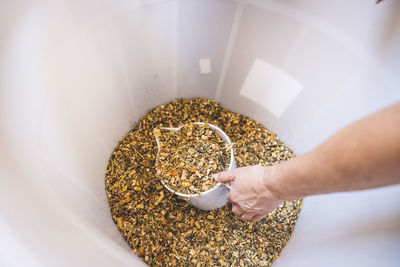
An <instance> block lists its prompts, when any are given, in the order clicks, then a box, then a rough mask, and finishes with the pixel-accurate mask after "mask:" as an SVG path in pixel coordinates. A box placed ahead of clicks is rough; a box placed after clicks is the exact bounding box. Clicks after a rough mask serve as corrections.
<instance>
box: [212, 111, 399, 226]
mask: <svg viewBox="0 0 400 267" xmlns="http://www.w3.org/2000/svg"><path fill="white" fill-rule="evenodd" d="M242 169H243V170H242ZM256 176H257V177H256ZM217 180H220V181H234V183H233V187H232V190H231V192H230V195H229V198H230V200H231V201H232V203H233V207H234V209H233V211H234V212H235V214H236V215H238V216H240V217H241V218H243V219H253V220H259V219H261V218H262V217H263V216H265V215H266V214H267V213H268V212H270V211H271V210H272V209H274V208H275V207H276V206H277V205H278V204H279V203H281V202H282V201H283V200H294V199H298V198H301V197H305V196H310V195H316V194H324V193H331V192H339V191H350V190H361V189H367V188H373V187H380V186H385V185H391V184H396V183H400V103H399V104H396V105H393V106H391V107H388V108H386V109H384V110H382V111H379V112H377V113H374V114H372V115H370V116H368V117H365V118H363V119H361V120H359V121H357V122H355V123H353V124H350V125H349V126H347V127H345V128H343V129H342V130H340V131H338V132H337V133H336V134H334V135H333V136H332V137H330V138H329V139H328V140H326V141H325V142H324V143H322V144H321V145H319V146H318V147H316V148H315V149H313V150H311V151H310V152H308V153H305V154H303V155H301V156H298V157H296V158H293V159H290V160H288V161H286V162H283V163H281V164H278V165H276V166H274V167H260V166H253V167H245V168H238V169H237V170H234V171H231V172H223V173H221V174H220V175H219V176H218V178H217ZM245 180H246V182H244V181H245ZM249 181H252V182H249ZM239 187H240V188H239ZM257 187H258V188H257ZM260 188H261V189H260Z"/></svg>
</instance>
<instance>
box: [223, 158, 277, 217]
mask: <svg viewBox="0 0 400 267" xmlns="http://www.w3.org/2000/svg"><path fill="white" fill-rule="evenodd" d="M274 171H275V169H274V167H263V166H261V165H256V166H248V167H242V168H237V169H235V170H232V171H225V172H221V173H218V174H217V175H215V180H217V181H218V182H222V183H227V182H232V185H231V191H230V192H229V194H228V200H229V201H230V202H232V211H233V213H234V214H235V215H236V216H237V217H239V218H240V219H242V220H252V221H260V220H261V219H263V218H264V217H266V216H267V215H268V213H269V212H271V211H273V210H274V209H275V208H276V207H277V206H278V205H279V204H281V203H282V202H283V200H282V199H279V198H278V197H277V196H276V194H274V193H273V189H272V187H271V186H270V185H271V181H272V180H273V177H274Z"/></svg>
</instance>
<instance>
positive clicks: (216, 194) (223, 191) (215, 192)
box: [154, 122, 236, 210]
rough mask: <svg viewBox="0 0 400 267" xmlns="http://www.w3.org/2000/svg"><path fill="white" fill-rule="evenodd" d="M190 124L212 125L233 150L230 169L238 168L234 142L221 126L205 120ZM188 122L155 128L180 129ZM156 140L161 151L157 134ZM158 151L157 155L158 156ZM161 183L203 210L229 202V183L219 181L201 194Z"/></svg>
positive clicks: (215, 207)
mask: <svg viewBox="0 0 400 267" xmlns="http://www.w3.org/2000/svg"><path fill="white" fill-rule="evenodd" d="M190 124H207V125H209V126H210V128H211V129H212V130H213V131H215V132H216V133H217V134H219V136H221V138H222V139H223V140H224V141H225V142H226V143H227V144H228V145H229V149H230V151H231V158H230V161H229V166H228V170H233V169H236V162H235V156H234V153H233V148H232V143H231V140H230V139H229V137H228V136H227V135H226V134H225V133H224V131H222V130H221V129H220V128H219V127H217V126H215V125H213V124H210V123H204V122H192V123H190ZM186 125H188V124H185V125H182V126H180V127H177V128H168V127H160V128H155V129H154V130H156V129H161V130H168V131H179V130H180V129H181V128H182V127H184V126H186ZM156 142H157V146H158V152H160V141H159V140H158V138H157V136H156ZM158 152H157V157H158ZM161 183H162V184H163V186H164V187H165V188H166V189H168V190H169V191H170V192H172V193H174V194H175V195H177V196H179V197H180V198H182V199H184V200H186V201H188V202H189V203H190V204H191V205H193V206H195V207H196V208H198V209H201V210H214V209H218V208H220V207H222V206H224V205H225V204H226V203H227V201H228V200H227V195H228V192H229V189H230V186H229V185H226V184H224V183H218V184H216V185H215V186H214V187H213V188H211V189H209V190H207V191H204V192H202V193H200V194H182V193H179V192H176V191H174V190H173V189H171V188H170V187H168V186H167V185H166V184H165V183H164V182H163V181H162V180H161Z"/></svg>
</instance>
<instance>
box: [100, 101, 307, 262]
mask: <svg viewBox="0 0 400 267" xmlns="http://www.w3.org/2000/svg"><path fill="white" fill-rule="evenodd" d="M191 122H206V123H211V124H214V125H216V126H218V127H220V128H221V129H222V130H223V131H224V132H225V133H226V134H227V135H228V136H229V138H230V139H231V141H232V143H234V152H235V160H236V163H237V165H238V167H241V166H246V165H255V164H262V165H265V166H270V165H273V164H276V163H277V162H279V161H284V160H287V159H289V158H291V157H293V156H294V155H293V152H292V150H291V149H290V148H289V147H287V146H286V145H285V144H284V143H283V142H282V141H280V140H279V139H278V137H277V136H276V135H275V134H274V133H272V132H270V131H269V130H268V129H267V128H265V127H264V126H263V125H261V124H260V123H258V122H256V121H254V120H252V119H250V118H248V117H246V116H243V115H241V114H238V113H234V112H231V111H229V110H227V109H225V108H223V107H222V106H221V105H220V104H218V103H217V102H213V101H211V100H208V99H201V98H194V99H178V100H174V101H172V102H170V103H168V104H164V105H161V106H158V107H156V108H154V109H153V110H151V111H149V112H148V113H147V114H146V115H145V116H144V117H143V118H141V119H140V120H139V121H138V122H137V123H136V125H135V126H134V127H133V129H132V130H130V131H129V132H128V133H127V134H126V135H125V136H124V137H123V138H122V140H121V141H120V142H119V143H118V145H117V146H116V147H115V149H114V151H113V153H112V155H111V158H110V160H109V162H108V166H107V170H106V178H105V185H106V192H107V197H108V200H109V204H110V210H111V214H112V218H113V220H114V222H115V223H116V225H117V227H118V229H119V231H120V232H121V234H122V236H123V237H124V239H125V240H126V242H127V243H128V244H129V246H130V247H131V248H132V249H133V252H134V253H136V254H137V255H138V256H139V257H140V258H141V259H142V260H144V261H145V262H146V263H147V264H149V265H151V266H270V265H271V264H272V263H273V262H274V261H275V260H276V258H278V256H279V253H280V252H281V250H282V249H283V247H284V246H285V245H286V244H287V242H288V241H289V239H290V236H291V234H292V232H293V231H294V227H295V224H296V220H297V217H298V215H299V212H300V209H301V205H302V201H301V200H297V201H292V202H284V203H283V204H282V205H280V206H279V207H278V208H277V209H275V210H274V211H273V212H272V213H270V214H269V215H268V216H267V217H266V218H265V219H263V220H261V221H260V222H257V223H252V222H249V221H241V220H239V219H237V218H236V217H235V216H234V214H233V213H232V211H231V206H230V205H226V206H224V207H223V208H220V209H217V210H214V211H201V210H198V209H197V208H195V207H192V206H191V205H189V204H188V203H187V202H185V201H184V200H181V199H179V198H177V197H176V196H175V195H173V194H172V193H170V192H169V191H168V190H166V189H165V188H164V187H163V186H162V185H161V183H160V180H159V179H158V178H157V176H156V173H157V170H156V167H155V160H156V155H157V150H158V149H157V144H156V141H155V138H154V128H157V127H179V126H180V125H183V124H187V123H191Z"/></svg>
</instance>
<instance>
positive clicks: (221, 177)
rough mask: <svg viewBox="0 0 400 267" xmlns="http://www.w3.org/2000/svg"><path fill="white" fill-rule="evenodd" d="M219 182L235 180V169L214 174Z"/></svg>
mask: <svg viewBox="0 0 400 267" xmlns="http://www.w3.org/2000/svg"><path fill="white" fill-rule="evenodd" d="M213 177H214V179H215V180H216V181H217V182H221V183H227V182H232V181H234V180H235V173H234V171H224V172H220V173H217V174H214V175H213Z"/></svg>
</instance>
